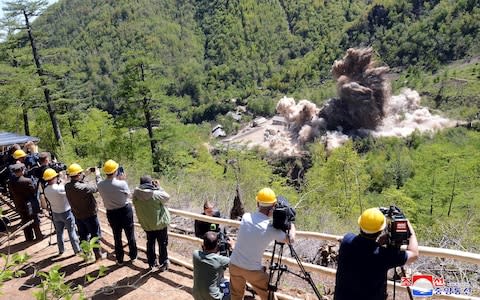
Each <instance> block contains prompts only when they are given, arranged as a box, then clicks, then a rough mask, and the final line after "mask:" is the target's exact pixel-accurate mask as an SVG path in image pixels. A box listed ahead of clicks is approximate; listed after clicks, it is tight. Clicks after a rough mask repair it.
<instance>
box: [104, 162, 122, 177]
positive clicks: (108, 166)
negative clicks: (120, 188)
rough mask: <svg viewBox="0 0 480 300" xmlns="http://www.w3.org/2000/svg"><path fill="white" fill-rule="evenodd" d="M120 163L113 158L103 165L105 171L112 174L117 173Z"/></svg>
mask: <svg viewBox="0 0 480 300" xmlns="http://www.w3.org/2000/svg"><path fill="white" fill-rule="evenodd" d="M118 166H119V165H118V163H117V162H116V161H114V160H112V159H109V160H107V161H106V162H105V164H104V165H103V172H105V174H107V175H111V174H113V173H115V171H116V170H117V169H118Z"/></svg>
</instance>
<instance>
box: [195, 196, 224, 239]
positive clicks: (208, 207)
mask: <svg viewBox="0 0 480 300" xmlns="http://www.w3.org/2000/svg"><path fill="white" fill-rule="evenodd" d="M202 215H205V216H209V217H216V218H220V217H221V216H220V212H219V211H218V210H216V209H215V207H214V205H213V204H212V203H211V202H210V201H208V200H207V201H205V203H203V213H202ZM194 225H195V236H196V237H198V238H203V235H204V234H205V233H207V231H215V232H219V231H220V226H219V225H218V224H215V223H210V222H205V221H200V220H195V224H194Z"/></svg>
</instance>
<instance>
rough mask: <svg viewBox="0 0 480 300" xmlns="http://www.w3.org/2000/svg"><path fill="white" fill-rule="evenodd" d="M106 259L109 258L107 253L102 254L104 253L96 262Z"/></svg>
mask: <svg viewBox="0 0 480 300" xmlns="http://www.w3.org/2000/svg"><path fill="white" fill-rule="evenodd" d="M105 258H107V253H106V252H102V253H100V255H99V256H98V257H97V258H96V259H95V260H96V261H100V260H104V259H105Z"/></svg>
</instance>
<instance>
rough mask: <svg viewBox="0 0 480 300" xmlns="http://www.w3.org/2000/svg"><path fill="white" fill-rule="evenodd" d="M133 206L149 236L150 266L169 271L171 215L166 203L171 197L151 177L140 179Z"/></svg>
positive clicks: (133, 197)
mask: <svg viewBox="0 0 480 300" xmlns="http://www.w3.org/2000/svg"><path fill="white" fill-rule="evenodd" d="M132 199H133V205H134V206H135V211H136V214H137V217H138V221H139V222H140V225H142V228H143V230H145V233H146V235H147V260H148V266H149V268H150V269H151V270H154V269H155V268H156V267H157V266H159V270H160V271H166V270H167V269H168V253H167V245H168V234H167V227H168V224H170V213H169V212H168V209H167V208H166V207H165V203H167V201H168V200H169V199H170V195H169V194H168V193H167V192H165V191H164V190H163V189H162V188H161V187H160V186H158V184H157V183H156V182H154V181H153V180H152V177H150V176H149V175H145V176H142V177H141V178H140V186H139V187H137V188H135V190H134V191H133V196H132ZM155 242H157V243H158V247H159V257H158V265H157V264H156V262H155V261H156V254H155Z"/></svg>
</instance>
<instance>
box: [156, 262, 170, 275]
mask: <svg viewBox="0 0 480 300" xmlns="http://www.w3.org/2000/svg"><path fill="white" fill-rule="evenodd" d="M168 265H169V262H168V260H167V261H165V262H164V263H163V264H161V265H160V267H159V268H158V271H159V272H165V271H168Z"/></svg>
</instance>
